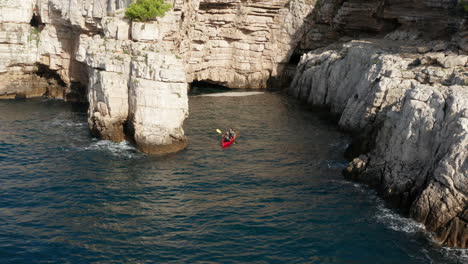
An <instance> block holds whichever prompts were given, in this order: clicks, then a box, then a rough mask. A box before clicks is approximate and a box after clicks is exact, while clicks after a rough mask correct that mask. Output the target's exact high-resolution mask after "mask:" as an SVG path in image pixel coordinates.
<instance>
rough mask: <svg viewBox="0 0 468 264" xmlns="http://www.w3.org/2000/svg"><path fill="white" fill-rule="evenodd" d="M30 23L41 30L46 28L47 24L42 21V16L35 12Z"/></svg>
mask: <svg viewBox="0 0 468 264" xmlns="http://www.w3.org/2000/svg"><path fill="white" fill-rule="evenodd" d="M29 24H30V25H31V26H32V27H34V28H36V29H37V30H39V31H42V29H44V26H45V24H44V23H42V20H41V17H40V16H38V15H36V14H33V16H32V18H31V21H30V22H29Z"/></svg>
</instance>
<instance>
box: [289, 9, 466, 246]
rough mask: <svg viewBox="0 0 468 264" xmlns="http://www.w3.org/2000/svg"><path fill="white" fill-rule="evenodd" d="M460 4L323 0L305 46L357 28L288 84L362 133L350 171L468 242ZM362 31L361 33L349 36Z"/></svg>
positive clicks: (445, 233)
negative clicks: (321, 30) (353, 38)
mask: <svg viewBox="0 0 468 264" xmlns="http://www.w3.org/2000/svg"><path fill="white" fill-rule="evenodd" d="M457 4H458V3H457V1H405V3H403V2H402V1H385V2H384V1H370V2H368V3H360V1H323V2H322V5H321V6H320V7H319V8H318V9H317V10H315V11H314V12H315V17H314V23H316V25H318V26H319V27H316V28H311V29H310V31H309V33H311V32H313V33H314V34H315V35H314V37H315V38H316V39H317V40H318V42H317V43H316V44H315V45H316V46H313V45H310V37H311V36H310V35H308V37H306V38H305V39H304V40H303V42H302V43H301V46H300V48H303V49H314V48H317V47H319V46H323V45H325V44H326V43H329V42H333V41H337V40H338V39H339V38H340V37H341V36H348V37H345V38H341V39H340V41H341V42H344V43H342V44H333V45H330V46H327V47H325V48H321V49H316V50H314V51H312V52H309V53H307V54H305V55H303V56H302V58H301V61H300V64H299V66H298V68H297V73H296V76H295V78H294V81H293V83H292V84H291V86H290V88H289V93H290V94H291V95H293V96H295V97H298V98H300V99H302V100H304V101H306V102H307V103H309V104H313V105H322V106H328V107H330V109H331V111H332V112H335V113H337V114H339V115H340V121H339V124H340V126H341V127H343V128H345V129H347V130H349V131H352V132H354V133H355V134H356V135H358V136H357V140H356V142H355V144H353V147H354V148H353V149H351V151H350V152H351V153H352V154H354V157H356V158H355V159H354V160H353V161H352V162H351V163H350V165H349V167H348V168H347V169H346V171H345V175H346V176H347V177H349V178H351V179H354V180H358V181H361V182H365V183H367V184H369V185H371V186H373V187H374V188H376V189H377V190H379V192H380V193H381V195H382V196H383V197H384V198H385V199H386V200H387V201H389V202H390V203H391V204H393V205H394V206H396V207H398V208H402V209H403V210H404V212H406V213H408V214H409V215H410V216H411V217H412V218H414V219H416V220H418V221H420V222H422V223H424V224H425V225H426V227H427V229H428V230H429V231H431V232H434V233H435V237H436V238H437V240H439V241H440V242H441V243H442V244H445V245H449V246H455V247H463V248H465V247H467V242H468V217H467V216H468V192H467V191H468V189H467V187H468V175H467V171H468V161H467V156H468V116H467V113H468V93H467V92H468V75H467V72H468V71H467V70H468V64H467V62H468V56H467V55H466V50H467V46H466V19H465V15H464V14H463V13H460V12H461V11H460V9H459V8H460V6H457ZM317 28H318V29H323V28H328V31H326V30H324V31H325V32H328V33H327V34H320V32H318V31H317ZM428 29H430V30H428ZM317 32H318V33H317ZM330 32H332V33H330ZM353 35H356V36H358V37H359V36H360V37H361V39H360V40H354V41H350V42H349V39H350V37H349V36H353ZM363 36H365V37H367V38H362V37H363ZM369 36H372V38H369ZM308 38H309V39H308ZM308 41H309V43H308ZM346 41H348V42H346Z"/></svg>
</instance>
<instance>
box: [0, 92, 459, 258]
mask: <svg viewBox="0 0 468 264" xmlns="http://www.w3.org/2000/svg"><path fill="white" fill-rule="evenodd" d="M0 113H1V114H0V263H4V264H6V263H281V264H284V263H301V264H302V263H346V264H350V263H356V264H365V263H369V264H376V263H389V264H390V263H421V264H422V263H440V264H442V263H444V264H447V263H467V262H468V256H467V251H464V250H449V249H444V248H440V247H439V246H437V245H435V244H433V243H432V242H431V240H430V238H429V237H428V235H427V234H426V233H425V232H424V230H423V227H422V226H421V225H419V224H417V223H414V222H412V221H410V220H408V219H405V218H402V217H400V216H398V215H397V214H395V213H393V212H392V211H391V210H389V209H386V208H385V206H384V205H383V202H382V201H381V200H380V199H379V198H378V197H377V196H376V195H375V193H374V192H373V191H372V190H369V189H368V188H366V187H364V186H361V185H358V184H356V183H352V182H348V181H346V180H344V179H343V177H342V176H341V170H342V169H343V167H344V166H345V165H346V161H345V160H344V158H343V155H342V154H343V151H344V150H345V148H346V146H347V144H348V142H349V140H350V139H349V137H348V136H347V135H345V134H343V133H341V132H340V131H339V130H338V128H337V126H336V124H335V123H334V122H333V121H330V120H328V117H327V114H325V113H320V112H317V111H316V110H311V109H308V108H307V107H305V106H303V105H302V104H301V103H299V102H298V101H296V100H293V99H290V98H287V97H285V96H284V95H281V94H277V93H260V94H253V95H250V96H236V97H231V96H210V97H205V96H191V97H190V117H189V119H187V121H186V123H185V130H186V134H187V135H188V136H189V137H190V145H189V147H188V149H186V150H184V151H183V152H181V153H178V154H174V155H169V156H165V157H150V156H147V155H144V154H141V153H139V152H138V151H136V150H135V149H134V148H133V147H132V146H131V145H130V144H128V143H120V144H119V143H112V142H108V141H102V140H97V139H95V138H93V137H92V136H91V135H90V134H89V132H88V129H87V124H86V109H85V108H83V107H81V106H77V105H73V104H69V103H64V102H60V101H54V100H28V101H0ZM231 126H232V127H234V128H235V129H236V130H239V131H240V137H239V139H238V143H237V144H236V145H233V146H232V147H230V148H228V149H225V150H223V149H221V148H220V146H219V135H218V134H217V133H216V132H215V130H216V129H217V128H219V129H221V130H225V129H226V128H229V127H231Z"/></svg>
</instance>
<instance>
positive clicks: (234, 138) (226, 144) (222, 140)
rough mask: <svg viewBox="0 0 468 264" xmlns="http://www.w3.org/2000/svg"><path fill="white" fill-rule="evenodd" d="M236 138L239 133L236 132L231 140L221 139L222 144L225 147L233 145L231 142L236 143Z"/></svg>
mask: <svg viewBox="0 0 468 264" xmlns="http://www.w3.org/2000/svg"><path fill="white" fill-rule="evenodd" d="M236 138H237V134H235V135H234V137H233V138H232V139H231V140H229V141H224V139H221V146H223V148H227V147H229V146H231V144H232V143H234V141H236Z"/></svg>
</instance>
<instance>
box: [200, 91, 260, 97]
mask: <svg viewBox="0 0 468 264" xmlns="http://www.w3.org/2000/svg"><path fill="white" fill-rule="evenodd" d="M258 94H264V92H226V93H212V94H202V95H198V96H209V97H242V96H251V95H258Z"/></svg>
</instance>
